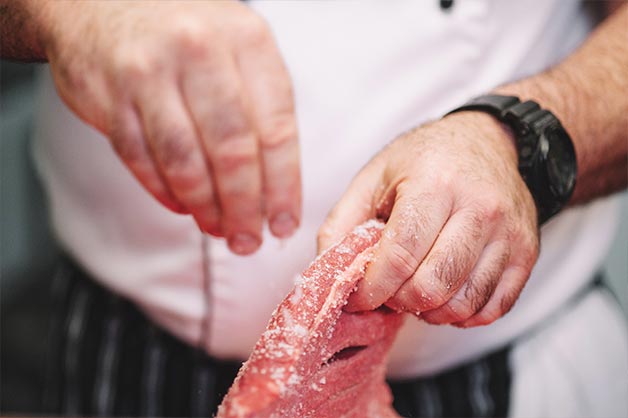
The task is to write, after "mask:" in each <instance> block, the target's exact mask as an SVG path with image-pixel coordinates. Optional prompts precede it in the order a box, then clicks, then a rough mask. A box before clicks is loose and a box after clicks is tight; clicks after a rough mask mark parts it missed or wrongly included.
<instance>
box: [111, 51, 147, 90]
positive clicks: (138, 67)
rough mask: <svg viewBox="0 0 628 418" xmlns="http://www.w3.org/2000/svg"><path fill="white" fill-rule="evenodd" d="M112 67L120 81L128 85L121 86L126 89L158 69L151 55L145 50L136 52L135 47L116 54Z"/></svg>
mask: <svg viewBox="0 0 628 418" xmlns="http://www.w3.org/2000/svg"><path fill="white" fill-rule="evenodd" d="M112 65H113V72H114V74H116V75H119V77H120V80H121V81H123V82H124V83H128V84H125V85H123V86H121V87H122V88H124V89H127V88H128V86H129V85H134V83H136V82H137V81H140V80H143V79H145V78H146V77H148V76H150V74H151V73H153V72H154V71H155V69H156V68H157V67H158V65H157V62H156V61H155V60H154V59H152V57H151V55H150V54H149V53H147V52H146V51H145V50H139V51H136V50H135V48H133V47H128V48H126V49H125V50H124V51H122V52H120V53H118V54H115V55H114V58H113V59H112Z"/></svg>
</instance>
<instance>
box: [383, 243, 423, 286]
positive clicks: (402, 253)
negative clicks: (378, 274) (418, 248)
mask: <svg viewBox="0 0 628 418" xmlns="http://www.w3.org/2000/svg"><path fill="white" fill-rule="evenodd" d="M385 258H386V261H387V264H388V266H389V268H390V269H391V270H392V273H393V274H394V275H395V276H397V277H403V278H407V277H410V276H411V275H412V274H413V273H414V271H415V270H416V268H417V267H418V265H419V262H420V260H418V259H417V257H416V256H415V255H414V252H413V251H412V249H411V248H408V247H406V245H405V243H404V242H403V241H401V242H397V241H396V242H393V243H391V244H390V245H389V246H388V251H386V252H385Z"/></svg>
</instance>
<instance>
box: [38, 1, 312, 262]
mask: <svg viewBox="0 0 628 418" xmlns="http://www.w3.org/2000/svg"><path fill="white" fill-rule="evenodd" d="M40 18H41V19H42V20H43V21H44V22H45V24H44V25H43V28H42V31H41V32H40V33H41V35H40V36H41V42H42V43H43V47H44V49H45V52H46V56H47V58H48V60H49V62H50V67H51V70H52V73H53V76H54V80H55V83H56V86H57V89H58V91H59V93H60V95H61V97H62V98H63V99H64V101H65V102H66V103H67V104H68V105H69V107H70V108H71V109H73V110H74V112H76V113H77V114H78V115H79V117H81V118H82V119H83V120H85V121H86V122H88V123H89V124H91V125H93V126H94V127H96V128H97V129H98V130H100V131H101V132H102V133H104V134H105V135H106V136H107V137H108V138H109V139H110V141H111V143H112V145H113V148H114V149H115V150H116V152H117V153H118V155H119V156H120V158H121V159H122V161H123V162H124V164H126V166H127V167H128V168H129V169H130V170H131V172H132V173H133V174H134V175H135V176H136V177H137V179H138V180H139V181H140V182H141V183H142V185H143V186H144V187H145V188H146V189H147V190H148V191H149V192H150V193H151V194H152V195H153V196H155V198H157V200H159V201H160V202H161V203H163V204H164V205H165V206H167V207H168V208H170V209H172V210H174V211H176V212H180V213H189V214H191V215H192V216H193V217H194V219H195V220H196V222H197V223H198V225H199V227H200V228H201V229H202V230H203V231H205V232H208V233H210V234H212V235H216V236H224V237H226V238H227V240H228V242H229V246H230V248H231V249H232V250H233V251H234V252H236V253H238V254H249V253H252V252H253V251H255V250H256V249H257V248H258V247H259V245H260V243H261V230H262V224H263V222H264V219H265V218H267V219H268V221H269V225H270V229H271V231H272V233H273V234H274V235H275V236H278V237H286V236H289V235H290V234H291V233H292V232H293V231H294V229H295V228H296V227H297V225H298V223H299V219H300V211H301V208H300V205H301V203H300V201H301V186H300V171H299V150H298V142H297V126H296V120H295V114H294V102H293V97H292V88H291V83H290V79H289V76H288V73H287V71H286V68H285V66H284V63H283V61H282V58H281V56H280V55H279V51H278V49H277V46H276V45H275V41H274V39H273V36H272V34H271V32H270V30H269V28H268V26H267V25H266V23H265V22H264V20H263V19H262V18H261V17H259V16H258V15H256V14H255V13H254V12H253V11H252V10H251V9H249V8H248V7H246V6H244V5H242V4H240V3H239V2H235V1H212V2H159V1H157V2H147V1H142V2H138V3H132V2H65V1H53V2H49V3H47V4H46V6H45V8H44V10H42V11H41V14H40ZM140 215H141V214H140Z"/></svg>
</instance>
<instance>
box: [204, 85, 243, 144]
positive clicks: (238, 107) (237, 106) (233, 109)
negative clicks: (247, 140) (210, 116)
mask: <svg viewBox="0 0 628 418" xmlns="http://www.w3.org/2000/svg"><path fill="white" fill-rule="evenodd" d="M211 131H212V136H213V137H214V139H215V140H217V141H219V142H224V141H227V142H229V141H232V140H237V139H239V138H242V137H247V136H249V135H250V126H249V123H248V121H247V118H246V116H245V112H244V107H243V104H242V101H241V98H240V95H239V94H237V93H227V94H226V95H225V96H224V97H223V98H222V103H221V109H220V110H219V111H218V112H217V115H216V118H215V119H214V120H212V126H211Z"/></svg>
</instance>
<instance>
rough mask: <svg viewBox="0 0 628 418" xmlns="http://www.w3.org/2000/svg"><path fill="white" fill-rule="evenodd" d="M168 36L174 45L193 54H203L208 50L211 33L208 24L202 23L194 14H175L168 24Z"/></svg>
mask: <svg viewBox="0 0 628 418" xmlns="http://www.w3.org/2000/svg"><path fill="white" fill-rule="evenodd" d="M170 28H171V29H170V30H171V32H170V36H171V40H172V41H173V44H174V46H176V47H178V48H181V49H183V50H184V51H186V52H187V53H193V54H194V55H199V54H200V55H205V54H206V53H207V52H208V47H209V45H210V42H208V39H212V35H211V34H210V33H209V26H208V25H205V24H203V23H202V22H201V21H200V20H199V19H197V18H196V17H195V16H189V15H185V16H182V15H181V16H177V17H175V18H174V19H173V22H172V23H171V25H170Z"/></svg>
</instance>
